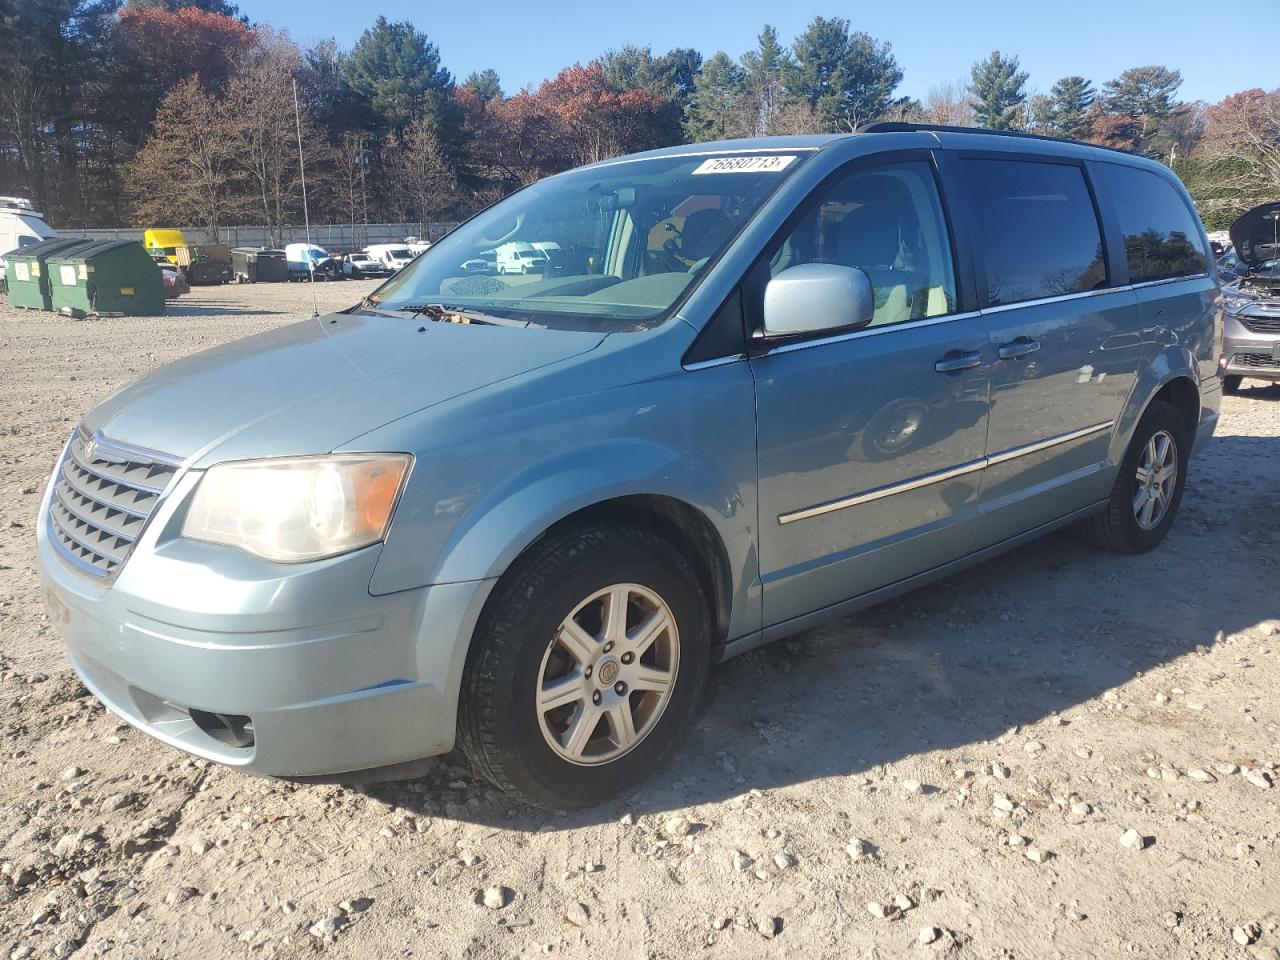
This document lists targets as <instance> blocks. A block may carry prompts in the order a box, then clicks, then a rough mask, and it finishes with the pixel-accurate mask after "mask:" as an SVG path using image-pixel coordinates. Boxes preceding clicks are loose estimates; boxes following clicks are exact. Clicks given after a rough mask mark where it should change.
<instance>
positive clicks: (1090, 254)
mask: <svg viewBox="0 0 1280 960" xmlns="http://www.w3.org/2000/svg"><path fill="white" fill-rule="evenodd" d="M960 164H961V169H962V171H963V173H964V179H965V181H966V183H967V184H968V190H969V196H970V201H971V205H972V211H973V220H974V224H975V227H976V230H975V237H974V239H975V240H976V241H977V244H978V248H977V250H976V251H975V253H976V254H977V256H978V258H979V261H980V262H981V263H982V265H983V268H984V270H985V273H986V291H985V293H986V303H987V304H988V305H992V306H994V305H998V304H1004V303H1019V302H1021V301H1024V300H1039V299H1043V298H1046V297H1060V296H1065V295H1067V294H1071V293H1081V292H1084V291H1087V290H1096V289H1098V288H1100V287H1104V286H1106V284H1107V268H1106V257H1105V255H1104V253H1103V246H1102V230H1101V228H1100V227H1099V226H1098V216H1097V212H1096V211H1095V210H1094V206H1093V197H1092V195H1091V194H1090V192H1089V185H1088V183H1087V182H1086V180H1085V177H1084V171H1083V170H1082V169H1081V168H1080V167H1079V166H1077V165H1075V164H1069V163H1052V162H1049V163H1046V162H1040V161H1035V160H1004V159H992V158H986V157H966V158H964V159H962V160H961V161H960Z"/></svg>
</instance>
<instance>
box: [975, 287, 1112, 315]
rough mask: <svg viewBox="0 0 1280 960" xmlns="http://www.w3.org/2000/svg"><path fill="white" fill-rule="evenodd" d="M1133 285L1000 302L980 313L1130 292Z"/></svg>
mask: <svg viewBox="0 0 1280 960" xmlns="http://www.w3.org/2000/svg"><path fill="white" fill-rule="evenodd" d="M1132 290H1133V287H1132V286H1129V285H1126V286H1123V287H1103V288H1102V289H1101V290H1081V291H1079V292H1077V293H1064V294H1062V295H1061V296H1057V297H1040V298H1039V299H1038V300H1019V301H1018V302H1016V303H998V304H996V305H995V306H991V307H983V308H982V309H981V310H980V311H978V312H979V313H982V314H988V313H1004V312H1005V311H1007V310H1023V309H1026V308H1027V307H1040V306H1044V305H1045V304H1048V303H1067V302H1068V301H1071V300H1087V299H1088V298H1089V297H1102V296H1106V295H1107V294H1108V293H1128V292H1130V291H1132Z"/></svg>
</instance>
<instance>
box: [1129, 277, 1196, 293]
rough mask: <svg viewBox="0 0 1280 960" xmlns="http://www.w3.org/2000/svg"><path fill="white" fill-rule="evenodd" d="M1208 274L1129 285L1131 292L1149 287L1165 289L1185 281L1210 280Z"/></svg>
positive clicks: (1145, 281) (1144, 281)
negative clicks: (1166, 286)
mask: <svg viewBox="0 0 1280 960" xmlns="http://www.w3.org/2000/svg"><path fill="white" fill-rule="evenodd" d="M1208 279H1209V275H1208V274H1207V273H1187V274H1183V275H1182V276H1180V277H1165V278H1164V279H1162V280H1143V281H1141V282H1140V283H1131V284H1129V289H1130V290H1144V289H1146V288H1147V287H1163V286H1164V285H1165V284H1166V283H1182V282H1183V281H1184V280H1208Z"/></svg>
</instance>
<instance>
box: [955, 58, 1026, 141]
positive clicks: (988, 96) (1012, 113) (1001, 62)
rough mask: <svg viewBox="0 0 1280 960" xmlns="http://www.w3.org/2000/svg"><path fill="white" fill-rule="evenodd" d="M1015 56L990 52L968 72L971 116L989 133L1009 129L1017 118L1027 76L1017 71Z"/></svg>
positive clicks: (1013, 125)
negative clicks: (971, 102) (971, 98)
mask: <svg viewBox="0 0 1280 960" xmlns="http://www.w3.org/2000/svg"><path fill="white" fill-rule="evenodd" d="M1019 66H1020V64H1019V62H1018V58H1017V57H1013V56H1010V57H1005V56H1002V55H1001V54H1000V51H999V50H993V51H992V52H991V55H990V56H989V57H987V59H986V60H979V61H978V62H977V63H975V64H974V65H973V69H972V70H971V71H970V80H969V93H970V94H972V96H973V115H974V118H975V119H976V120H977V121H978V126H980V127H988V128H990V129H992V130H1011V129H1013V128H1014V127H1016V126H1017V124H1018V120H1019V118H1020V117H1021V113H1022V111H1021V107H1022V105H1023V104H1024V103H1025V102H1026V99H1027V94H1026V90H1025V88H1026V84H1027V74H1026V73H1025V72H1024V71H1022V70H1019V69H1018V67H1019Z"/></svg>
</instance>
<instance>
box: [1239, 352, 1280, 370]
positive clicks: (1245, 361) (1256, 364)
mask: <svg viewBox="0 0 1280 960" xmlns="http://www.w3.org/2000/svg"><path fill="white" fill-rule="evenodd" d="M1231 365H1232V366H1233V367H1252V368H1253V369H1256V370H1280V360H1277V359H1276V358H1275V357H1273V356H1271V354H1269V353H1237V354H1236V355H1235V356H1234V357H1232V358H1231Z"/></svg>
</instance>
